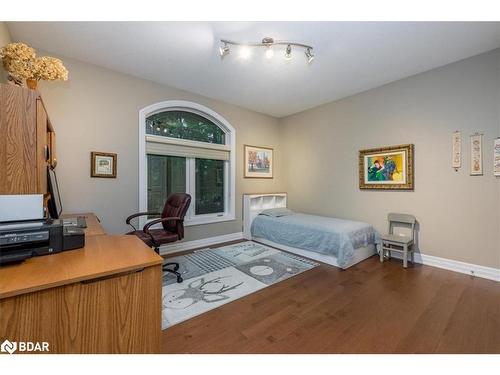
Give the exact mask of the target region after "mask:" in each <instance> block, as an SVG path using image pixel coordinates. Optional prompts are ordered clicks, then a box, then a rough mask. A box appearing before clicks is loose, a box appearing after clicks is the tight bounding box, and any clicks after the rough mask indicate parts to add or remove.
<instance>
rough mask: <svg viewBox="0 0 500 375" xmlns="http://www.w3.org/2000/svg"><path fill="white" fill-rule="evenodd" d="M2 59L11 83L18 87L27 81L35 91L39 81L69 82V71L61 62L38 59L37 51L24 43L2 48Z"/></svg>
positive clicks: (44, 57)
mask: <svg viewBox="0 0 500 375" xmlns="http://www.w3.org/2000/svg"><path fill="white" fill-rule="evenodd" d="M0 58H1V59H2V62H3V67H4V68H5V70H7V72H8V73H9V81H12V82H13V83H15V84H17V85H21V84H22V80H23V79H25V80H26V83H27V85H28V87H30V88H33V89H34V88H36V83H37V82H38V81H39V80H45V81H56V80H62V81H67V80H68V71H67V70H66V68H65V67H64V65H63V62H62V61H61V60H59V59H56V58H55V57H49V56H42V57H37V56H36V53H35V50H34V49H33V48H31V47H29V46H28V45H26V44H24V43H10V44H7V45H6V46H5V47H3V48H0Z"/></svg>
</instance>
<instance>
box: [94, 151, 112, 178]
mask: <svg viewBox="0 0 500 375" xmlns="http://www.w3.org/2000/svg"><path fill="white" fill-rule="evenodd" d="M116 159H117V155H116V154H113V153H110V152H98V151H92V152H91V153H90V177H103V178H116Z"/></svg>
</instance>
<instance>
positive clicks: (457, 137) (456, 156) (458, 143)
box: [451, 131, 462, 171]
mask: <svg viewBox="0 0 500 375" xmlns="http://www.w3.org/2000/svg"><path fill="white" fill-rule="evenodd" d="M451 142H452V150H453V151H452V159H451V166H452V168H454V169H455V171H457V170H458V168H460V167H461V166H462V135H461V134H460V132H459V131H456V132H454V133H453V135H452V140H451Z"/></svg>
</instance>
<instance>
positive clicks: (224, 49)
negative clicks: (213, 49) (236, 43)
mask: <svg viewBox="0 0 500 375" xmlns="http://www.w3.org/2000/svg"><path fill="white" fill-rule="evenodd" d="M229 52H231V51H230V50H229V47H228V45H227V43H224V45H223V46H220V47H219V54H220V57H221V58H223V57H224V56H226V55H229Z"/></svg>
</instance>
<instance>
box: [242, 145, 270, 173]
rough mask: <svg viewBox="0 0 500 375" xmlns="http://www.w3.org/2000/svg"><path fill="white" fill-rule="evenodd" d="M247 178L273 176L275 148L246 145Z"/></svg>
mask: <svg viewBox="0 0 500 375" xmlns="http://www.w3.org/2000/svg"><path fill="white" fill-rule="evenodd" d="M244 154H245V178H273V149H272V148H267V147H257V146H249V145H245V146H244Z"/></svg>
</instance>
